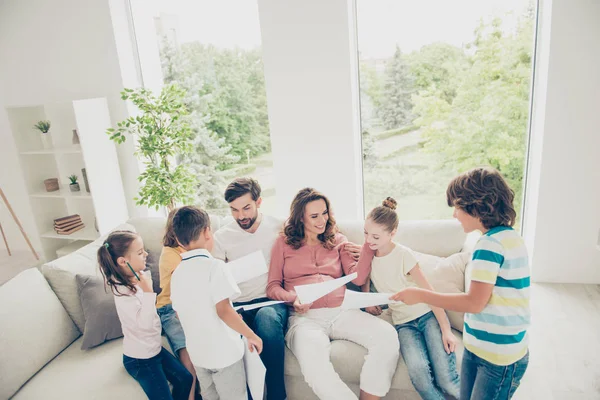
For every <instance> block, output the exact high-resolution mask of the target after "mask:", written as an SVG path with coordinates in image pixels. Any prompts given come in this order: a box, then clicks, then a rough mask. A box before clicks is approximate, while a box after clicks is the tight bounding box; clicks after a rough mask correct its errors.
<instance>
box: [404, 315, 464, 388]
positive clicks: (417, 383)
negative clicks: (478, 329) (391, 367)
mask: <svg viewBox="0 0 600 400" xmlns="http://www.w3.org/2000/svg"><path fill="white" fill-rule="evenodd" d="M396 331H398V340H400V353H401V354H402V358H403V359H404V362H405V363H406V367H407V368H408V375H409V377H410V380H411V382H412V384H413V386H414V387H415V389H416V390H417V392H418V393H419V395H420V396H421V398H423V399H424V400H445V399H446V397H445V396H444V393H446V394H449V395H450V396H452V397H454V398H456V399H458V395H459V393H460V378H459V376H458V372H457V371H456V355H455V354H454V353H450V354H447V353H446V350H445V349H444V343H443V342H442V331H441V330H440V325H439V324H438V322H437V319H436V318H435V315H434V314H433V312H432V311H430V312H428V313H427V314H425V315H422V316H421V317H419V318H417V319H414V320H412V321H409V322H407V323H404V324H400V325H396Z"/></svg>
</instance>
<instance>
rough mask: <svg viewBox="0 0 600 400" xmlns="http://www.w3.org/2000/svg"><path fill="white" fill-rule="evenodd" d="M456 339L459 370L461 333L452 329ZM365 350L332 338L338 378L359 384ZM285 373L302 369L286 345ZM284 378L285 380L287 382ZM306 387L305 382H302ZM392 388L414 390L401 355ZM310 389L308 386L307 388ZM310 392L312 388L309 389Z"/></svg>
mask: <svg viewBox="0 0 600 400" xmlns="http://www.w3.org/2000/svg"><path fill="white" fill-rule="evenodd" d="M453 332H454V334H455V335H456V337H457V338H458V339H459V340H458V342H459V343H458V345H457V348H456V364H457V368H458V370H459V371H460V364H461V362H462V355H463V351H464V348H463V344H462V335H461V333H460V332H458V331H456V330H455V331H453ZM366 355H367V350H366V349H365V348H364V347H362V346H360V345H358V344H356V343H353V342H349V341H346V340H333V341H332V342H331V356H330V359H331V362H332V363H333V367H334V369H335V371H336V372H337V373H338V374H339V375H340V378H342V380H343V381H344V382H346V383H347V384H354V385H357V386H358V385H359V383H360V372H361V370H362V366H363V364H364V359H365V356H366ZM285 375H287V376H289V377H294V378H302V379H303V376H302V371H301V370H300V364H299V363H298V360H297V359H296V357H295V356H294V353H292V351H291V350H290V349H289V348H288V347H287V346H286V348H285ZM287 380H288V379H287V378H286V382H287ZM293 381H294V382H295V384H296V385H299V383H298V381H297V379H293ZM304 384H305V385H306V387H307V388H308V385H307V384H306V382H305V383H304ZM391 389H392V390H399V391H401V392H405V391H414V388H413V385H412V383H411V382H410V378H409V377H408V370H407V368H406V364H405V363H404V360H403V359H402V355H401V356H400V358H399V359H398V367H397V368H396V373H395V374H394V378H393V380H392V388H391ZM309 390H310V388H309ZM311 392H312V390H311Z"/></svg>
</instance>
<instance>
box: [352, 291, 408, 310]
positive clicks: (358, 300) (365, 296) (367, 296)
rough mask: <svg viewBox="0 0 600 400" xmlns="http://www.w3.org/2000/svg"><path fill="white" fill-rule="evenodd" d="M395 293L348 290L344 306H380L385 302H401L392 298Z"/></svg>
mask: <svg viewBox="0 0 600 400" xmlns="http://www.w3.org/2000/svg"><path fill="white" fill-rule="evenodd" d="M393 295H394V293H362V292H355V291H353V290H346V294H345V295H344V302H343V303H342V308H344V309H352V308H366V307H373V306H380V305H383V304H395V303H400V302H399V301H395V300H390V297H391V296H393Z"/></svg>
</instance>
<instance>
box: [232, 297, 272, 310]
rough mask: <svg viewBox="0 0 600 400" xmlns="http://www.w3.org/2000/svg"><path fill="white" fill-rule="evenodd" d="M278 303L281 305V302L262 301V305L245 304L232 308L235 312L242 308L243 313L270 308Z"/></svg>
mask: <svg viewBox="0 0 600 400" xmlns="http://www.w3.org/2000/svg"><path fill="white" fill-rule="evenodd" d="M280 303H283V301H277V300H273V301H263V302H262V303H254V304H247V305H245V306H237V307H233V308H234V309H235V311H237V310H239V309H240V308H243V309H244V311H250V310H254V309H256V308H261V307H267V306H272V305H273V304H280Z"/></svg>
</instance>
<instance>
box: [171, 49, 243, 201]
mask: <svg viewBox="0 0 600 400" xmlns="http://www.w3.org/2000/svg"><path fill="white" fill-rule="evenodd" d="M197 45H198V44H197V43H192V44H186V45H184V46H182V47H181V48H176V47H175V46H174V45H173V44H171V43H170V42H169V41H168V40H166V38H163V40H162V42H161V60H162V70H163V76H164V80H165V83H178V84H179V85H181V86H182V87H183V88H185V89H186V93H187V95H186V97H185V99H184V103H185V104H186V107H187V108H188V109H189V110H190V117H189V121H190V126H191V128H192V132H193V135H194V139H193V151H192V152H190V153H188V154H185V155H182V156H181V157H179V161H180V162H183V163H186V164H188V165H189V166H190V167H191V168H192V170H193V171H194V173H195V175H196V176H197V177H198V183H197V187H196V190H195V198H194V201H195V202H196V203H197V204H199V205H200V206H201V207H204V208H206V209H218V208H221V207H223V206H225V205H226V203H225V201H224V200H223V192H222V190H223V186H225V179H226V178H227V176H226V175H224V174H223V173H222V172H221V171H222V170H224V169H226V168H227V167H229V166H230V165H232V164H234V163H236V162H237V161H238V160H239V156H236V155H233V154H231V148H232V146H231V145H230V144H229V143H226V142H225V138H222V137H219V136H218V135H217V133H216V132H213V131H211V130H210V129H209V128H208V127H207V124H208V123H209V121H210V118H211V117H210V115H209V103H210V102H211V101H212V97H211V95H210V94H207V93H206V90H205V86H206V85H207V82H208V81H209V80H210V79H212V78H211V74H212V73H213V72H214V68H213V67H211V58H212V57H213V54H212V53H211V51H216V50H215V49H213V48H211V49H209V50H210V51H207V52H191V53H190V52H189V49H190V48H192V49H193V48H195V46H197Z"/></svg>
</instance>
